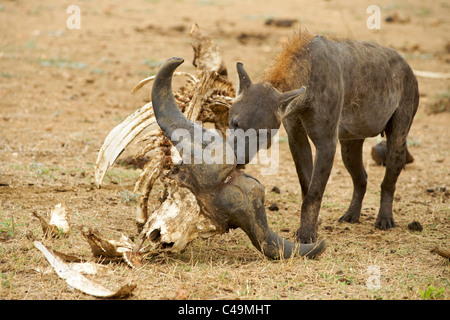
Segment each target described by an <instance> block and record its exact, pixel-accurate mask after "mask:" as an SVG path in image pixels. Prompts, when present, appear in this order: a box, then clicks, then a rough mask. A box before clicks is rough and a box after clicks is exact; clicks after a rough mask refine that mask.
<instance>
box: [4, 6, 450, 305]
mask: <svg viewBox="0 0 450 320" xmlns="http://www.w3.org/2000/svg"><path fill="white" fill-rule="evenodd" d="M282 3H283V5H278V4H277V2H275V1H273V2H267V1H260V0H253V1H244V2H241V1H236V0H228V1H224V2H223V1H214V0H211V1H197V0H181V1H174V2H170V4H168V2H167V1H158V0H153V1H151V0H150V1H149V0H147V1H145V0H136V1H127V2H126V3H122V2H111V1H92V2H91V1H81V2H80V3H79V5H80V8H81V10H82V22H81V29H80V30H69V29H67V28H66V19H67V17H68V15H67V14H66V8H67V6H68V5H69V4H71V3H69V2H67V3H66V2H61V1H56V0H48V1H39V2H25V1H3V2H2V3H1V6H0V30H1V31H2V32H1V33H0V299H93V297H91V296H88V295H85V294H83V293H80V292H79V291H76V290H73V289H71V288H69V287H68V286H67V284H66V283H65V281H64V280H62V279H60V278H59V277H58V276H57V275H56V273H54V272H53V271H52V270H51V269H49V265H48V263H47V261H46V260H45V258H44V257H43V256H42V255H41V254H40V252H39V251H38V250H36V248H35V247H34V246H33V241H34V240H36V239H38V240H41V239H42V230H41V228H40V225H39V222H38V220H37V219H36V218H34V217H33V215H32V212H37V213H39V214H41V215H46V214H48V213H49V212H50V210H51V209H52V208H53V207H54V206H55V205H56V204H58V203H64V204H65V205H66V207H67V208H68V211H69V214H70V222H71V224H72V227H73V230H72V232H71V234H70V236H69V237H66V238H61V239H51V240H50V239H44V240H42V241H43V242H44V243H45V244H46V245H48V246H49V247H51V248H52V249H54V250H58V251H60V252H64V253H66V254H73V255H76V256H78V257H81V258H83V259H85V260H87V261H92V260H93V257H92V253H91V251H90V248H89V246H88V244H87V243H86V241H84V239H83V238H82V236H81V230H80V228H81V226H83V225H85V226H89V227H93V228H96V229H98V230H99V231H100V232H101V233H102V235H104V236H105V237H107V238H115V239H117V238H119V236H120V235H121V234H127V235H129V236H136V226H135V220H134V218H135V215H134V213H135V207H136V205H137V204H136V195H134V194H133V193H132V191H133V187H134V183H135V181H136V179H137V178H138V177H139V174H140V172H141V170H140V169H139V168H135V167H133V166H130V165H127V164H126V163H125V164H124V163H122V164H120V163H118V164H116V165H115V166H114V167H113V168H111V169H110V170H109V171H108V173H107V175H106V178H105V180H104V185H103V187H102V188H101V189H97V188H96V187H95V184H94V175H93V168H94V163H95V159H96V157H97V152H98V149H99V148H100V146H101V145H102V143H103V139H104V138H105V137H106V135H107V134H108V132H109V131H110V130H111V129H112V128H113V127H114V126H115V125H116V124H118V123H119V122H120V121H121V120H123V119H124V118H125V117H126V116H127V115H128V114H130V113H131V112H132V111H134V110H136V109H137V108H139V107H140V106H142V105H143V104H144V103H146V102H148V100H149V90H148V89H144V90H141V91H140V92H139V93H138V94H136V95H134V96H133V95H131V93H130V91H131V89H132V88H133V86H134V85H135V84H136V83H137V82H138V81H139V80H141V79H142V78H144V77H146V76H148V75H151V74H153V73H155V72H156V70H157V68H158V66H159V65H160V63H161V62H162V61H164V60H165V59H166V58H168V57H171V56H181V57H184V58H185V59H186V60H189V59H190V58H191V57H192V48H191V46H190V44H189V36H188V31H189V28H190V26H191V25H192V24H193V23H194V22H197V23H198V24H199V25H200V26H201V27H202V28H203V29H205V30H207V31H208V32H209V34H210V35H211V36H212V38H214V39H216V41H217V42H218V44H219V45H220V47H221V49H222V51H223V54H224V59H225V62H226V64H227V68H228V73H229V77H230V80H231V81H233V82H234V83H236V74H235V71H234V65H235V62H236V61H243V62H244V63H245V64H246V69H247V71H248V72H249V74H250V75H253V78H257V77H258V76H260V75H261V73H262V71H263V70H264V68H265V67H266V66H267V64H268V62H269V60H270V59H271V58H272V57H273V56H274V54H275V53H276V51H277V50H278V49H279V48H280V46H281V43H283V42H284V41H285V39H286V38H287V37H288V36H289V35H290V34H292V32H293V30H297V28H300V27H302V28H307V29H308V30H309V31H310V32H321V33H330V32H331V33H336V34H339V35H344V36H348V37H352V38H356V39H361V40H369V41H376V42H379V43H381V44H384V45H387V46H390V47H393V48H395V49H397V50H399V51H400V52H401V53H402V54H403V55H404V56H405V57H406V59H407V60H408V62H409V63H410V64H411V66H412V67H413V68H414V69H418V70H426V71H433V72H443V73H449V72H450V64H449V62H450V52H449V42H448V41H449V39H448V34H450V21H449V16H450V6H449V4H448V2H447V1H433V2H427V3H425V2H416V1H404V2H389V1H379V5H380V7H381V10H382V25H381V29H380V30H368V29H367V28H366V24H365V20H366V18H367V14H366V8H367V6H368V5H369V4H371V3H365V2H364V1H356V0H352V1H346V2H345V4H344V3H341V2H339V1H317V2H314V4H312V3H311V2H308V4H309V5H308V6H306V4H305V3H306V2H305V3H304V2H301V1H294V0H292V1H283V2H282ZM396 12H398V13H401V15H402V16H406V17H408V19H403V20H402V21H395V19H391V20H393V21H392V22H390V23H388V22H385V20H384V19H385V18H386V17H387V16H390V15H393V14H394V13H396ZM397 16H398V15H397ZM269 18H290V19H295V20H296V22H295V23H294V24H293V25H292V26H291V27H287V28H286V27H277V26H276V25H275V24H265V21H266V20H267V19H269ZM431 34H432V35H433V36H430V35H431ZM181 69H183V70H182V71H187V72H192V71H193V70H194V67H193V66H189V64H188V63H185V64H184V65H183V67H182V68H181ZM419 86H420V91H421V103H420V107H419V111H418V114H417V116H416V119H415V122H414V124H413V127H412V129H411V133H410V137H409V145H410V151H411V153H412V154H413V156H414V159H415V161H414V162H413V163H412V164H410V165H408V166H407V167H406V169H405V171H404V172H403V173H402V175H401V176H400V179H399V182H398V184H397V193H396V201H395V203H394V211H395V213H394V216H395V219H396V222H397V228H395V229H393V230H389V231H379V230H376V229H375V228H374V222H375V217H376V214H377V210H378V202H379V184H380V182H381V179H382V177H383V173H384V168H383V167H380V166H377V165H376V164H375V163H374V162H373V161H372V160H371V159H370V149H371V147H372V146H373V145H375V144H376V143H378V142H379V140H380V139H381V138H374V139H369V140H367V142H366V145H365V149H364V150H365V151H364V155H365V165H366V170H367V172H368V174H369V185H368V191H367V195H366V198H365V201H364V208H363V213H362V219H361V223H359V224H352V225H350V224H341V223H338V222H337V220H338V218H339V217H340V216H341V215H342V214H343V213H344V212H345V209H346V208H347V206H348V204H349V202H350V199H351V191H352V188H351V179H350V177H349V175H348V173H347V172H346V170H345V168H344V166H343V164H342V161H341V157H340V154H339V153H338V154H337V155H336V158H335V166H334V168H333V171H332V176H331V179H330V181H329V184H328V186H327V189H326V193H325V196H324V199H323V204H322V210H321V215H320V218H319V219H320V225H319V237H320V238H326V239H327V240H328V243H329V247H328V249H327V251H325V253H324V254H323V255H322V256H321V257H320V259H318V260H304V259H293V260H287V261H270V260H267V259H266V258H265V257H263V256H262V255H261V254H260V253H258V252H257V251H256V250H255V249H254V248H253V246H252V245H251V243H250V241H249V240H248V238H247V236H246V235H245V234H244V233H243V232H242V231H240V230H234V231H231V232H230V233H228V234H225V235H221V236H215V237H213V238H210V239H208V240H196V241H194V242H193V243H191V245H189V246H188V247H187V249H186V251H185V252H184V253H182V254H179V255H173V256H158V257H153V258H152V259H149V260H147V261H145V263H144V265H143V267H142V268H140V269H131V268H130V267H128V266H127V265H126V264H124V263H117V262H110V263H107V264H106V265H105V266H106V268H105V270H104V272H103V273H101V274H99V275H98V276H96V277H95V279H96V281H98V282H99V283H102V284H103V285H104V286H106V287H108V288H112V289H114V288H118V287H120V286H121V285H123V284H127V283H135V284H137V288H136V289H135V291H134V292H133V296H132V297H131V298H130V299H176V298H177V299H442V300H445V299H449V297H450V281H449V278H450V273H449V271H450V269H449V262H448V260H447V259H445V258H443V257H441V256H439V255H437V254H436V253H434V252H431V251H430V250H432V249H433V248H435V247H437V246H438V247H440V248H443V249H447V250H448V249H449V248H450V233H449V232H450V209H449V201H450V200H449V190H448V185H449V174H450V172H449V160H448V159H449V150H450V142H449V141H450V139H449V136H450V135H449V127H448V124H449V122H450V113H449V112H448V110H449V108H448V97H449V95H450V93H449V92H450V91H449V90H450V89H449V87H450V86H449V82H448V80H439V79H427V78H419ZM436 106H437V107H436ZM280 136H281V138H280V168H279V173H278V174H277V175H275V176H260V174H259V168H258V167H257V166H250V167H249V168H248V172H249V173H250V174H252V175H254V176H255V177H258V179H260V181H261V182H262V183H263V184H264V185H265V186H266V206H267V208H268V207H269V206H270V205H271V204H273V203H276V204H277V205H278V207H279V210H278V211H269V210H268V211H267V212H268V219H269V223H270V225H271V227H272V228H273V229H274V230H275V231H276V232H277V233H279V234H280V235H282V236H284V237H289V238H291V239H292V238H293V233H294V231H295V230H296V229H297V227H298V223H299V208H300V204H301V193H300V189H299V185H298V181H297V176H296V173H295V168H294V165H293V162H292V158H291V155H290V153H289V147H288V145H287V142H286V138H285V134H284V132H281V134H280ZM134 151H136V150H133V147H132V148H131V149H130V150H127V151H126V152H125V153H124V154H123V155H122V157H121V158H122V159H124V158H126V156H127V155H129V154H134ZM119 160H120V159H119ZM273 186H278V187H279V189H280V193H275V192H271V191H270V190H271V189H272V187H273ZM161 189H162V186H161V185H158V184H157V185H155V189H154V190H153V193H152V194H153V195H154V203H155V205H156V203H157V199H156V198H157V193H158V190H161ZM413 221H418V222H419V223H420V224H421V225H422V227H423V230H422V231H411V230H409V229H408V224H409V223H411V222H413ZM370 266H376V267H377V268H379V270H380V275H381V278H380V288H379V289H376V290H371V289H369V288H368V287H367V281H368V279H369V278H370V276H371V274H370V273H368V268H369V267H370Z"/></svg>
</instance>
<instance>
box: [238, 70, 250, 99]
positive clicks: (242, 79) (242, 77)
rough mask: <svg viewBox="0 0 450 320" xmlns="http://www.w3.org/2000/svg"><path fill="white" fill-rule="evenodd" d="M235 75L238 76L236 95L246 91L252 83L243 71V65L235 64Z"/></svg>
mask: <svg viewBox="0 0 450 320" xmlns="http://www.w3.org/2000/svg"><path fill="white" fill-rule="evenodd" d="M236 69H237V73H238V76H239V85H238V95H239V94H241V93H243V92H244V91H245V90H247V89H248V88H249V87H250V86H251V85H252V81H251V80H250V77H249V76H248V74H247V72H246V71H245V70H244V65H243V64H242V62H238V63H237V64H236Z"/></svg>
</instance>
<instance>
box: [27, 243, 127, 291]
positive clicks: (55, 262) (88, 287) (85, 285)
mask: <svg viewBox="0 0 450 320" xmlns="http://www.w3.org/2000/svg"><path fill="white" fill-rule="evenodd" d="M34 246H35V247H36V248H37V249H38V250H40V251H41V252H42V254H43V255H44V256H45V258H46V259H47V261H48V262H49V263H50V265H51V266H52V267H53V269H54V270H55V272H56V273H57V274H58V276H59V277H60V278H62V279H64V280H66V282H67V284H68V285H69V286H70V287H72V288H75V289H77V290H80V291H81V292H84V293H86V294H89V295H92V296H95V297H99V298H114V299H119V298H125V297H128V296H130V295H131V294H132V292H133V290H134V289H135V288H136V285H135V284H129V285H124V286H122V287H121V288H119V289H118V290H116V291H112V290H110V289H107V288H105V287H103V286H101V285H99V284H97V283H95V282H93V281H91V280H89V279H88V278H86V277H84V276H83V275H82V274H81V273H80V272H79V271H77V270H76V269H77V268H78V267H77V268H74V267H73V266H72V265H71V264H67V263H65V262H63V261H62V260H61V259H60V258H58V257H57V256H55V255H53V254H52V253H51V252H50V251H49V250H48V249H47V247H45V246H44V245H43V244H42V243H41V242H39V241H34ZM91 272H92V270H91Z"/></svg>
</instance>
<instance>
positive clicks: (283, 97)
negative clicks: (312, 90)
mask: <svg viewBox="0 0 450 320" xmlns="http://www.w3.org/2000/svg"><path fill="white" fill-rule="evenodd" d="M305 91H306V88H305V87H304V86H302V87H301V88H300V89H296V90H292V91H289V92H285V93H282V94H280V97H279V101H280V104H279V109H280V113H281V115H282V118H284V117H286V116H287V115H288V114H289V113H291V112H292V111H294V110H295V104H291V102H292V100H294V99H296V98H298V97H299V96H301V95H303V94H304V93H305Z"/></svg>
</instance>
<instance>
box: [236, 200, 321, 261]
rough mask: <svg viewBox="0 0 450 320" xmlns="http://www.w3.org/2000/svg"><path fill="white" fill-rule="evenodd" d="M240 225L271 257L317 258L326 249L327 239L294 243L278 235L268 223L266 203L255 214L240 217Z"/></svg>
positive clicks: (260, 248)
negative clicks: (307, 242)
mask: <svg viewBox="0 0 450 320" xmlns="http://www.w3.org/2000/svg"><path fill="white" fill-rule="evenodd" d="M249 218H250V219H249ZM239 226H240V227H241V229H242V230H244V232H245V233H246V234H247V235H248V237H249V238H250V240H251V242H252V244H253V245H254V246H255V247H256V248H257V249H258V250H260V251H261V252H262V253H263V254H264V255H265V256H266V257H268V258H271V259H280V258H283V259H289V258H290V257H291V256H296V257H307V258H315V257H317V256H319V255H320V254H321V253H322V252H324V251H325V249H326V242H325V240H321V241H318V242H315V243H310V244H304V243H294V242H291V241H289V240H286V239H283V238H282V237H280V236H279V235H277V234H276V233H275V232H274V231H273V230H272V229H271V228H270V227H269V225H268V223H267V218H266V212H265V209H264V205H261V206H260V207H259V208H257V209H256V214H255V215H254V216H252V217H249V216H247V218H244V219H240V224H239Z"/></svg>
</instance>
